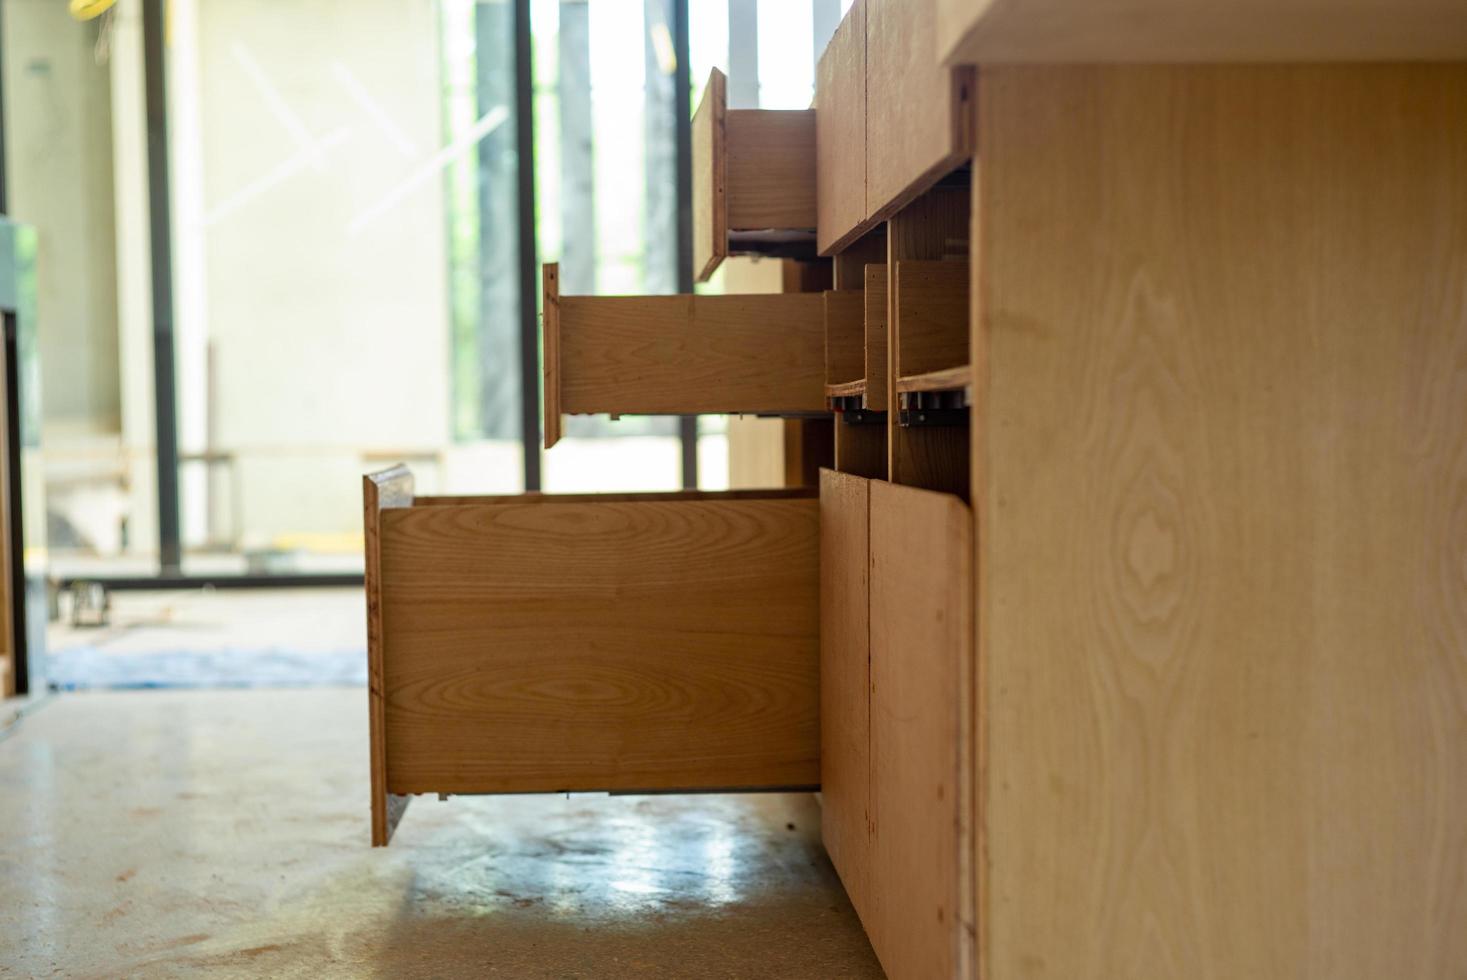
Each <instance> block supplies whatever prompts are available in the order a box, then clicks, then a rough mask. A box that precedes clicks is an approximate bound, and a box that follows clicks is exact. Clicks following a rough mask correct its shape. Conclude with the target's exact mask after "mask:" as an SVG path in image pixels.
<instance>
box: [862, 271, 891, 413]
mask: <svg viewBox="0 0 1467 980" xmlns="http://www.w3.org/2000/svg"><path fill="white" fill-rule="evenodd" d="M865 279H866V311H865V318H866V322H865V328H866V407H867V408H869V409H871V410H872V411H874V412H885V411H887V409H888V408H889V407H890V406H889V405H888V404H887V402H888V400H889V396H888V390H889V389H888V387H887V372H888V371H889V370H890V367H889V366H888V364H887V362H886V341H887V328H886V322H887V315H888V309H887V289H886V263H884V262H882V263H875V264H872V265H868V266H866V272H865Z"/></svg>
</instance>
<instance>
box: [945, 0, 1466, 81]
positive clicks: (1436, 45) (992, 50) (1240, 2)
mask: <svg viewBox="0 0 1467 980" xmlns="http://www.w3.org/2000/svg"><path fill="white" fill-rule="evenodd" d="M937 50H938V53H939V56H940V57H941V58H943V59H945V60H946V61H947V62H948V63H949V64H970V65H972V64H1003V63H1013V62H1036V63H1055V64H1059V63H1071V64H1075V63H1081V64H1088V63H1092V62H1097V61H1112V62H1153V63H1154V62H1201V61H1211V62H1217V61H1232V62H1247V63H1253V62H1260V61H1299V62H1309V61H1314V62H1319V61H1408V60H1421V61H1449V60H1460V59H1461V58H1463V57H1467V4H1462V3H1460V2H1458V0H1351V2H1349V3H1348V4H1346V3H1320V2H1318V0H1266V2H1260V0H937Z"/></svg>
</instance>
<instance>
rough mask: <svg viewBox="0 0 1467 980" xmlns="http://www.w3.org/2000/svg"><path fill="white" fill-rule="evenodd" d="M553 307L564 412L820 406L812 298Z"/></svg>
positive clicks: (575, 302)
mask: <svg viewBox="0 0 1467 980" xmlns="http://www.w3.org/2000/svg"><path fill="white" fill-rule="evenodd" d="M558 309H559V316H558V328H559V337H560V364H559V368H558V371H559V379H560V380H559V388H560V409H561V411H563V412H567V413H570V414H589V413H599V412H608V413H610V414H613V415H636V414H648V415H669V414H674V415H675V414H698V413H710V414H725V413H727V414H737V413H751V414H757V413H768V414H789V413H800V412H821V411H824V409H825V391H824V372H825V325H824V301H823V299H822V297H821V295H820V294H819V293H809V294H799V293H797V294H780V295H750V296H561V297H560V298H559V307H558Z"/></svg>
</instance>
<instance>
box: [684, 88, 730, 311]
mask: <svg viewBox="0 0 1467 980" xmlns="http://www.w3.org/2000/svg"><path fill="white" fill-rule="evenodd" d="M727 114H728V78H727V76H725V75H724V74H723V72H721V71H719V70H718V69H717V68H715V69H713V71H712V72H711V73H709V75H708V85H707V86H706V87H705V88H704V89H703V101H702V102H700V103H698V110H697V111H696V112H694V113H693V125H692V130H693V132H692V144H693V145H692V154H693V274H694V275H695V276H696V277H697V280H698V281H699V282H706V281H707V279H708V277H709V276H711V275H713V271H714V270H715V269H717V268H718V264H719V263H720V262H722V261H723V260H724V259H725V258H727V256H728V197H727V192H728V153H727V150H726V143H725V137H726V135H727V134H726V132H725V125H726V120H727Z"/></svg>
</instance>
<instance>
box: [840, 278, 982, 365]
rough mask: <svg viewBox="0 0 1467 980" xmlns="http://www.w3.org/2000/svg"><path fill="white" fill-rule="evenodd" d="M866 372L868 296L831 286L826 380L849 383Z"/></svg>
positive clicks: (965, 315)
mask: <svg viewBox="0 0 1467 980" xmlns="http://www.w3.org/2000/svg"><path fill="white" fill-rule="evenodd" d="M966 318H967V311H966V309H965V310H964V319H965V320H966ZM966 342H967V338H966V337H965V338H964V343H966ZM865 376H866V296H865V294H864V293H858V292H855V291H853V290H852V291H844V292H837V291H836V290H830V291H828V292H826V293H825V383H826V384H827V385H839V384H847V383H849V382H852V381H859V380H861V379H862V378H864V377H865Z"/></svg>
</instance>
